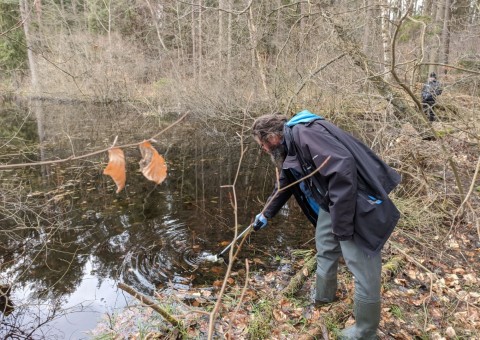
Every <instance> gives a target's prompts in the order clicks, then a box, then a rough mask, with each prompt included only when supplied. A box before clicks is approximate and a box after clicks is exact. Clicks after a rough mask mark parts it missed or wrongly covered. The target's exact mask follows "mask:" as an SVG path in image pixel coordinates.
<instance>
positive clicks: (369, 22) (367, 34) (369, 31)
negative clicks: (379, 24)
mask: <svg viewBox="0 0 480 340" xmlns="http://www.w3.org/2000/svg"><path fill="white" fill-rule="evenodd" d="M374 26H375V16H374V9H373V3H372V0H365V30H364V32H363V52H364V53H367V52H368V51H371V49H372V45H371V42H372V38H373V36H374V32H375V27H374Z"/></svg>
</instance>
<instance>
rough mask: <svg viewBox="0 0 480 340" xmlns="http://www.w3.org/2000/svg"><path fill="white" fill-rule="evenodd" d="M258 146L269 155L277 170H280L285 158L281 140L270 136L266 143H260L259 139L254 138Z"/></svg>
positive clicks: (285, 154) (285, 153)
mask: <svg viewBox="0 0 480 340" xmlns="http://www.w3.org/2000/svg"><path fill="white" fill-rule="evenodd" d="M255 140H256V141H257V143H258V145H260V147H261V148H262V149H263V151H265V152H266V153H268V154H269V155H270V157H271V158H272V161H273V163H274V164H275V165H276V166H277V167H278V168H279V169H282V166H283V162H284V161H285V157H286V156H287V152H286V150H285V146H284V145H283V143H282V139H281V137H279V136H276V135H275V136H271V137H270V138H268V139H267V140H266V141H264V142H262V141H260V139H258V138H255Z"/></svg>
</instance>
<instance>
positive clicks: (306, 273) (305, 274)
mask: <svg viewBox="0 0 480 340" xmlns="http://www.w3.org/2000/svg"><path fill="white" fill-rule="evenodd" d="M316 268H317V257H316V256H312V257H310V258H308V259H307V260H306V261H305V265H304V266H303V268H302V269H301V270H300V271H299V272H298V273H297V274H295V276H294V277H293V278H292V279H291V280H290V283H289V284H288V286H287V287H285V288H284V289H283V290H282V295H283V296H286V297H289V296H292V295H294V294H295V293H296V292H298V291H299V290H300V289H301V288H302V286H303V284H304V283H305V281H307V280H308V278H309V277H310V276H311V275H312V274H313V273H314V272H315V270H316Z"/></svg>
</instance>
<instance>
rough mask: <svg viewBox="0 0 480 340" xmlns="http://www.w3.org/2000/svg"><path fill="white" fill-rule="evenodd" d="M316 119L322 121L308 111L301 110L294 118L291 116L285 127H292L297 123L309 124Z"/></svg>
mask: <svg viewBox="0 0 480 340" xmlns="http://www.w3.org/2000/svg"><path fill="white" fill-rule="evenodd" d="M317 119H323V117H322V116H318V115H316V114H313V113H311V112H310V111H308V110H303V111H300V112H298V113H297V114H296V115H295V116H293V117H292V118H291V119H290V120H289V121H288V122H287V126H289V127H292V126H295V125H297V124H299V123H308V122H311V121H312V120H317Z"/></svg>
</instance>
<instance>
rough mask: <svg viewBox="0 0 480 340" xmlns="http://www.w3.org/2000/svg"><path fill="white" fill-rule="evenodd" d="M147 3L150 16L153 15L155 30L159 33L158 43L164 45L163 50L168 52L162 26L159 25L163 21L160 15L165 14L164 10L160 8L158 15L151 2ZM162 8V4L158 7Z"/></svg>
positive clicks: (148, 0)
mask: <svg viewBox="0 0 480 340" xmlns="http://www.w3.org/2000/svg"><path fill="white" fill-rule="evenodd" d="M145 2H146V3H147V6H148V9H149V10H150V14H151V15H152V20H153V24H154V25H155V30H156V31H157V37H158V41H159V42H160V45H162V47H163V49H164V50H165V51H166V50H167V47H166V46H165V43H164V42H163V38H162V34H161V30H160V25H159V21H160V20H162V18H161V15H160V14H162V13H163V9H161V8H158V9H157V11H158V12H159V14H157V12H156V11H155V10H154V8H153V7H152V4H151V3H150V0H145ZM161 6H162V5H160V4H159V5H158V7H161Z"/></svg>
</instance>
